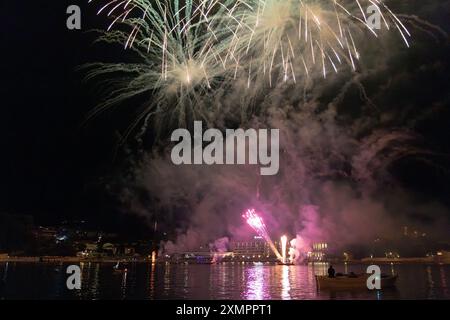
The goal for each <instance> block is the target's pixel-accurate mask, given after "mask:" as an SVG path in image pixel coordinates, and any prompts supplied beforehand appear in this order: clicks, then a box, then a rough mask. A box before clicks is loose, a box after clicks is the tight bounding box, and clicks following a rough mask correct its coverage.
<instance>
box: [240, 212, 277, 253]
mask: <svg viewBox="0 0 450 320" xmlns="http://www.w3.org/2000/svg"><path fill="white" fill-rule="evenodd" d="M242 217H243V218H244V219H245V220H246V222H247V224H248V225H249V226H250V227H252V229H253V230H255V232H256V233H257V234H258V235H259V236H260V237H262V238H263V239H264V240H265V241H266V242H267V244H268V245H269V247H270V248H271V249H272V251H273V253H274V254H275V255H276V257H277V258H278V259H279V260H280V261H283V257H282V256H281V254H280V253H279V252H278V250H277V248H276V247H275V245H274V243H273V241H272V239H271V238H270V236H269V233H268V232H267V229H266V225H265V224H264V221H263V219H262V218H261V217H260V216H259V215H258V213H257V212H256V210H255V209H248V210H247V211H246V212H245V213H244V214H243V215H242Z"/></svg>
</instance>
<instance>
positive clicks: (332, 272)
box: [328, 264, 336, 278]
mask: <svg viewBox="0 0 450 320" xmlns="http://www.w3.org/2000/svg"><path fill="white" fill-rule="evenodd" d="M335 273H336V271H335V270H334V268H333V266H332V265H331V264H330V267H329V268H328V278H334V274H335Z"/></svg>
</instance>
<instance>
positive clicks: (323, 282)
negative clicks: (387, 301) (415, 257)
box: [316, 275, 397, 290]
mask: <svg viewBox="0 0 450 320" xmlns="http://www.w3.org/2000/svg"><path fill="white" fill-rule="evenodd" d="M368 277H369V275H362V276H358V277H347V276H341V277H335V278H329V277H327V276H316V283H317V288H319V289H366V290H368V288H367V278H368ZM396 280H397V275H394V276H387V277H382V278H381V289H383V288H388V287H393V286H395V281H396Z"/></svg>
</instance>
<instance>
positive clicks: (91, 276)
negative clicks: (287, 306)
mask: <svg viewBox="0 0 450 320" xmlns="http://www.w3.org/2000/svg"><path fill="white" fill-rule="evenodd" d="M66 267H67V265H63V264H36V263H11V262H10V263H7V264H6V263H1V264H0V279H3V288H2V289H1V292H0V299H238V300H240V299H244V300H245V299H250V300H253V299H450V290H449V284H450V266H449V265H447V266H440V265H384V266H381V268H382V271H383V272H384V273H397V274H398V275H399V278H398V280H397V286H396V288H394V289H384V290H380V291H368V290H356V291H337V292H336V291H329V290H321V291H318V290H317V288H316V284H315V279H314V274H325V272H326V269H327V267H328V266H327V265H325V264H323V265H314V266H312V265H308V266H305V265H299V266H280V265H253V264H245V265H242V264H216V265H163V264H161V265H160V264H156V265H152V264H145V263H136V264H134V265H131V266H130V268H129V270H128V272H126V273H115V272H113V269H112V264H100V263H82V264H81V268H82V290H78V291H77V290H74V291H69V290H68V289H67V288H66V279H67V274H66V273H65V272H66ZM334 267H335V269H336V271H337V272H345V271H347V272H350V271H353V272H356V273H358V272H363V271H365V268H366V266H362V265H348V266H345V265H336V266H334Z"/></svg>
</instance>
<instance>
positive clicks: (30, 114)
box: [0, 0, 116, 221]
mask: <svg viewBox="0 0 450 320" xmlns="http://www.w3.org/2000/svg"><path fill="white" fill-rule="evenodd" d="M77 2H78V1H77ZM80 2H82V5H81V7H82V30H81V31H77V30H74V31H69V30H68V29H67V28H66V18H67V15H66V8H67V6H68V5H69V4H71V3H72V2H70V1H50V0H44V1H39V2H35V1H26V2H16V1H14V2H12V1H2V3H1V5H0V6H1V7H0V14H1V18H0V20H1V24H2V27H1V41H2V43H3V45H2V63H1V73H2V85H1V91H2V97H3V98H2V103H1V105H2V115H1V129H0V130H1V134H0V136H1V138H0V145H1V149H2V157H1V160H0V161H1V162H0V167H1V169H0V170H1V183H0V194H1V195H0V208H1V209H2V210H5V211H10V212H18V213H25V214H33V215H34V216H35V217H37V218H42V219H43V220H44V221H53V220H54V219H55V217H57V218H56V219H59V217H64V216H67V217H70V216H89V215H91V214H94V213H95V212H96V211H97V209H98V205H99V204H98V202H99V201H100V200H99V195H98V194H92V192H93V191H92V190H97V189H96V187H95V184H96V183H97V182H98V177H101V176H102V175H103V174H106V173H108V172H109V170H110V169H111V168H112V167H113V166H114V162H115V157H114V155H115V148H116V142H115V140H116V139H115V137H114V130H113V129H112V130H111V128H108V126H107V121H105V122H103V124H102V126H101V127H96V123H92V124H88V125H87V126H83V120H84V119H85V117H86V113H87V111H88V110H90V109H91V108H92V106H93V102H92V101H91V99H90V94H89V93H87V91H88V90H87V88H86V87H85V86H84V85H82V84H81V81H80V78H81V75H80V73H77V72H75V71H74V70H75V68H76V66H79V65H81V64H82V63H84V62H86V61H90V60H92V59H91V58H92V57H93V56H94V54H95V53H93V50H92V51H90V41H91V40H92V37H89V34H86V33H85V32H86V31H87V30H89V29H90V28H91V27H88V26H89V25H91V23H90V20H92V18H93V16H94V15H93V13H94V11H93V10H88V9H87V5H86V2H87V1H80ZM90 9H92V8H90ZM99 27H100V26H99ZM92 185H94V186H93V187H90V186H92Z"/></svg>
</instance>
